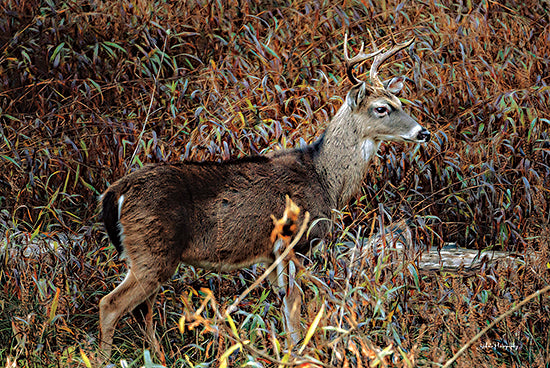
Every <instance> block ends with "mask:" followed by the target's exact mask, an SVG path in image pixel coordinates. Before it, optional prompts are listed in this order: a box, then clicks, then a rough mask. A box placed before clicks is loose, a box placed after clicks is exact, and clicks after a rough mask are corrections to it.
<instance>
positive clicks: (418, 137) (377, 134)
mask: <svg viewBox="0 0 550 368" xmlns="http://www.w3.org/2000/svg"><path fill="white" fill-rule="evenodd" d="M402 87H403V78H402V77H397V78H393V79H392V80H391V81H390V82H389V84H388V85H387V87H386V88H376V87H371V86H369V85H367V84H366V83H365V82H362V83H359V84H357V85H355V86H354V87H353V88H352V89H351V90H350V92H349V93H348V96H347V97H346V103H347V104H348V105H349V107H350V108H351V111H352V114H353V115H354V116H355V117H356V121H357V123H358V125H359V126H358V127H357V128H358V129H357V133H358V134H360V138H362V139H369V140H373V141H375V142H380V141H393V142H400V141H402V142H414V143H424V142H428V141H429V140H430V132H429V131H428V130H427V129H426V128H424V127H422V126H421V125H420V124H418V122H417V121H416V120H414V119H413V118H412V117H411V116H410V115H408V114H407V113H406V112H405V111H403V106H402V104H401V101H400V100H399V99H398V98H397V97H396V96H395V94H394V93H398V92H399V91H400V90H401V88H402Z"/></svg>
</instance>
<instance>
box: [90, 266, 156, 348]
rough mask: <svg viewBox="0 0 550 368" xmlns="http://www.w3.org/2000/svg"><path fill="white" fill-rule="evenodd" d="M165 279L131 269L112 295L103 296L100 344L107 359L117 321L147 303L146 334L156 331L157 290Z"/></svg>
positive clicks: (100, 317) (100, 313) (100, 307)
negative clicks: (154, 322)
mask: <svg viewBox="0 0 550 368" xmlns="http://www.w3.org/2000/svg"><path fill="white" fill-rule="evenodd" d="M163 281H164V280H163V279H161V278H160V277H159V275H157V274H155V273H153V272H151V271H150V270H145V271H144V272H135V271H134V270H133V269H132V268H130V270H129V271H128V274H127V275H126V278H125V279H124V281H122V283H121V284H120V285H118V286H117V287H116V288H115V289H114V290H113V291H112V292H111V293H110V294H108V295H106V296H105V297H103V298H102V299H101V301H100V303H99V326H100V340H101V342H100V344H101V350H102V351H103V354H104V355H105V357H107V358H108V357H110V356H111V349H112V344H113V335H114V332H115V327H116V324H117V322H118V320H119V319H120V318H121V317H122V316H123V315H125V314H126V313H128V312H130V311H132V310H134V309H135V308H136V307H137V306H139V305H140V304H142V303H145V305H146V307H147V313H146V315H145V324H146V331H148V333H151V331H152V334H153V335H154V331H153V321H152V318H153V312H152V307H153V302H154V300H155V297H156V293H157V290H158V288H159V287H160V284H161V282H163Z"/></svg>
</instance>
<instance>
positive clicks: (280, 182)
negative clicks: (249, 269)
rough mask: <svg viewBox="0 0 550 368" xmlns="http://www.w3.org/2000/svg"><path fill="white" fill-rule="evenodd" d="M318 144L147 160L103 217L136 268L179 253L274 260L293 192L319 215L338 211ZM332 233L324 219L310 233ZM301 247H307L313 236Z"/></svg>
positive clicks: (219, 261) (225, 262)
mask: <svg viewBox="0 0 550 368" xmlns="http://www.w3.org/2000/svg"><path fill="white" fill-rule="evenodd" d="M317 146H318V144H314V145H311V146H308V147H306V148H304V149H296V150H291V151H281V152H280V153H279V154H277V153H274V154H272V155H270V156H252V157H246V158H242V159H236V160H230V161H224V162H218V163H216V162H203V163H198V162H183V163H176V164H155V165H148V166H145V167H143V168H141V169H139V170H137V171H135V172H133V173H131V174H129V175H127V176H125V177H123V178H121V179H120V180H119V181H117V182H115V183H114V184H113V185H111V186H110V187H109V189H108V190H107V191H106V192H105V194H104V196H103V200H102V205H103V221H104V223H105V228H106V230H107V233H108V235H109V238H110V239H111V241H112V242H113V244H114V245H115V247H116V248H117V250H118V251H119V252H120V253H122V255H123V256H124V257H125V258H127V260H128V262H129V263H130V267H131V266H132V264H133V263H134V262H138V261H140V263H141V262H147V263H150V264H151V266H153V265H154V267H159V263H163V261H165V260H168V259H169V260H174V259H178V260H179V261H180V262H184V263H186V264H190V265H193V266H198V267H201V268H206V269H211V270H216V271H229V270H234V269H239V268H242V267H246V266H249V265H252V264H254V263H258V262H272V261H273V260H274V256H273V252H272V250H273V249H272V248H273V247H272V245H271V244H270V242H271V240H270V234H271V231H272V230H273V221H272V220H271V217H270V216H271V215H274V216H278V217H280V216H281V215H282V213H283V211H284V208H285V195H288V196H290V198H292V200H293V201H294V202H295V203H296V204H297V205H298V206H299V207H300V208H303V209H304V211H303V213H304V212H305V211H306V210H307V211H309V212H310V214H311V216H312V219H315V218H329V216H330V213H331V211H330V208H331V206H330V204H329V203H330V201H329V198H327V194H326V193H327V190H326V188H325V185H324V183H323V179H322V178H321V177H320V176H319V174H318V173H317V172H316V170H315V168H314V165H313V157H314V155H315V153H316V151H317ZM300 220H301V219H300ZM327 231H328V225H326V224H324V222H321V223H319V224H318V225H317V226H315V228H314V229H312V232H311V233H310V239H315V238H322V237H323V236H324V235H325V233H326V232H327ZM295 249H296V251H298V252H299V253H306V252H307V251H308V250H309V242H308V240H306V239H302V240H301V241H300V243H298V244H297V246H296V248H295ZM141 258H149V259H141Z"/></svg>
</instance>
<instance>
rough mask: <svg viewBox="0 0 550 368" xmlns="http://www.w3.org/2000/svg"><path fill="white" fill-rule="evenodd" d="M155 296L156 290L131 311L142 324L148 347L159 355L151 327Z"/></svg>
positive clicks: (153, 329) (153, 328)
mask: <svg viewBox="0 0 550 368" xmlns="http://www.w3.org/2000/svg"><path fill="white" fill-rule="evenodd" d="M157 294H158V289H157V290H156V291H155V292H154V293H153V294H152V295H151V296H150V297H148V298H147V299H146V300H145V301H144V302H142V303H141V304H139V305H138V306H137V307H136V308H135V309H134V310H133V311H132V314H133V315H134V317H135V318H136V319H137V320H138V321H140V322H143V325H144V332H145V336H146V338H147V343H148V344H149V346H150V347H151V348H152V349H153V351H156V352H157V353H159V354H161V350H160V345H159V343H158V340H157V335H156V333H155V327H154V325H153V306H154V305H155V300H156V298H157Z"/></svg>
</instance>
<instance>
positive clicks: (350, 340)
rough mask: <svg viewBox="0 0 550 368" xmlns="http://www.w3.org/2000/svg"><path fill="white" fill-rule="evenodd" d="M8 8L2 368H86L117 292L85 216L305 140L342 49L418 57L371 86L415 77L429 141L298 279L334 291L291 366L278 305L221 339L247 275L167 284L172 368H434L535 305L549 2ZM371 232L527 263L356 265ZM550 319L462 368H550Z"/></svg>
mask: <svg viewBox="0 0 550 368" xmlns="http://www.w3.org/2000/svg"><path fill="white" fill-rule="evenodd" d="M0 10H1V13H0V51H1V52H0V230H1V231H2V236H1V237H0V239H1V244H0V261H1V263H2V268H1V270H0V362H2V364H3V365H5V366H10V367H12V366H13V367H16V366H17V367H19V366H21V367H43V366H48V367H49V366H52V367H53V366H79V365H80V366H86V365H87V359H88V358H90V359H92V363H90V364H93V356H94V355H95V352H96V350H97V327H98V319H97V312H98V309H97V304H98V301H99V299H100V298H101V297H102V296H104V295H105V294H106V293H108V292H109V291H110V290H112V289H113V288H114V286H115V285H116V284H118V283H119V282H120V280H121V277H122V275H123V274H124V271H125V266H124V264H123V263H122V262H120V261H119V260H118V259H117V258H116V256H115V253H114V250H113V248H112V246H110V245H109V243H108V241H107V238H106V237H105V235H104V233H103V230H102V228H101V226H100V225H99V224H98V223H97V217H96V215H97V206H96V203H97V197H98V195H99V194H100V193H101V192H102V191H103V190H104V189H105V188H106V187H107V186H108V185H109V183H112V182H114V181H115V180H116V179H118V178H120V177H121V176H123V175H124V174H126V173H128V172H129V171H131V170H134V169H136V168H138V167H140V166H141V165H143V164H145V163H149V162H164V161H179V160H223V159H227V158H234V157H241V156H244V155H249V154H258V153H264V152H267V151H270V150H274V149H281V148H285V147H294V146H299V145H303V144H307V143H309V142H312V141H313V140H315V139H316V138H317V137H318V136H319V135H320V134H321V132H322V130H323V128H324V126H325V125H326V123H327V122H328V121H329V120H330V117H331V116H333V115H334V113H335V112H336V111H337V109H338V108H339V107H340V105H341V104H342V102H343V98H344V97H345V94H346V93H347V91H348V90H349V88H350V83H349V81H348V80H347V79H346V77H345V70H344V68H343V67H342V60H343V55H342V49H343V46H342V42H343V38H344V33H345V32H348V33H349V35H350V40H351V43H352V48H354V49H358V46H359V42H361V41H365V42H366V44H367V45H369V44H370V42H369V39H370V36H369V34H372V37H374V38H375V39H376V40H377V44H378V45H380V46H382V45H389V44H390V43H391V42H392V41H397V42H400V41H402V40H404V39H407V38H409V37H411V36H414V37H415V38H416V42H415V45H414V52H412V53H410V54H409V55H407V54H406V53H401V56H400V57H397V58H395V60H393V61H392V62H390V63H388V64H387V65H386V66H385V67H384V68H383V69H382V70H381V73H382V75H383V76H384V77H386V78H390V77H392V76H395V75H399V74H404V75H406V76H407V77H408V78H409V79H410V81H411V82H410V83H409V84H408V86H407V87H406V89H405V92H404V94H403V96H401V97H402V101H403V102H404V105H405V107H406V109H408V110H409V111H410V112H411V114H412V115H413V116H415V118H416V119H417V120H418V121H419V122H421V124H422V125H423V126H426V127H427V128H428V129H429V130H430V131H431V132H432V138H433V139H432V142H431V143H430V144H428V145H425V146H410V147H405V146H404V145H396V144H392V145H384V146H382V148H381V150H380V152H379V157H378V159H377V160H376V162H375V163H374V164H373V166H372V169H371V170H370V171H369V174H368V176H367V178H366V179H365V182H364V186H363V190H362V193H361V194H360V195H359V196H358V197H357V198H356V199H355V200H354V201H353V203H352V204H350V205H349V206H348V207H346V208H344V209H343V211H342V212H341V216H340V217H339V219H338V221H337V223H336V224H335V231H334V233H333V234H332V238H331V239H326V241H325V243H324V245H323V246H322V247H321V248H320V249H317V250H316V251H315V252H314V253H313V254H311V255H310V260H309V262H306V263H308V273H309V274H311V275H312V276H311V277H317V278H318V279H319V280H320V282H321V283H322V284H324V285H326V287H325V288H320V287H319V286H318V285H316V284H311V283H306V284H305V286H304V294H305V300H306V304H307V305H306V307H305V308H304V311H303V323H304V324H305V326H306V327H307V326H309V325H311V324H312V323H313V322H314V321H316V319H315V318H316V317H317V316H319V319H318V320H317V325H316V329H315V333H314V334H313V336H312V338H311V340H310V341H309V342H308V344H307V345H305V346H304V347H303V350H302V351H301V352H300V354H296V355H294V356H292V357H288V358H285V353H284V351H283V349H282V347H281V346H279V344H280V343H282V342H283V341H284V333H283V332H282V329H281V318H282V317H281V314H280V308H279V306H280V301H279V300H278V298H277V296H275V295H273V294H272V293H271V292H269V287H268V285H267V284H262V285H261V287H260V288H256V289H255V290H254V291H253V292H252V295H250V296H249V297H248V298H246V299H245V300H244V301H243V303H242V304H241V305H239V309H238V311H237V312H236V313H235V314H234V315H233V318H234V323H235V326H236V327H235V328H236V331H237V335H239V337H238V338H237V336H235V331H234V330H232V329H231V326H230V324H228V322H227V321H226V320H217V319H216V318H215V315H216V310H222V309H224V308H226V307H227V306H228V305H230V304H231V300H232V298H233V297H234V296H236V295H238V294H239V293H240V292H242V290H244V289H245V288H246V287H247V286H248V285H250V284H251V283H252V281H253V280H254V279H255V278H257V276H258V275H259V273H260V272H261V268H258V267H253V268H251V269H247V270H243V271H240V272H236V273H232V274H219V275H218V274H214V273H209V272H204V271H201V270H195V269H193V268H190V267H181V268H180V270H179V271H178V273H177V275H176V277H175V280H174V281H173V282H171V283H170V284H169V285H167V286H166V287H165V288H164V289H163V290H162V293H161V294H160V295H159V300H158V302H157V305H156V310H157V312H158V313H157V315H156V316H155V321H156V323H157V332H158V334H159V339H160V342H161V346H162V349H163V351H164V354H165V357H166V364H167V365H168V366H174V367H187V366H194V367H200V366H209V365H210V366H211V365H216V364H217V363H214V362H217V361H219V360H220V359H221V358H222V357H223V356H224V353H225V352H228V351H230V349H231V347H238V349H237V348H235V350H234V351H232V354H227V359H228V360H227V362H228V363H229V364H231V365H234V366H237V365H243V364H245V363H246V362H249V363H248V364H249V366H278V365H279V364H281V363H280V362H279V363H278V362H277V361H281V360H285V359H290V360H289V364H290V363H292V364H294V363H296V364H298V363H300V364H309V363H305V362H304V360H308V361H309V362H312V361H316V362H317V364H318V365H323V364H324V365H333V366H350V367H358V366H368V364H369V363H370V364H378V365H379V366H416V365H420V366H432V365H438V364H443V363H444V362H445V361H446V360H447V359H449V358H450V357H451V356H452V355H453V354H454V353H456V352H457V351H458V349H459V348H460V346H462V345H464V344H465V343H467V342H468V341H469V339H471V338H472V337H473V336H474V335H476V333H478V332H479V331H480V330H482V329H483V328H484V327H485V326H487V325H488V324H489V323H490V322H491V321H493V320H494V319H495V318H496V317H497V316H499V315H502V314H503V313H504V312H505V311H507V310H508V309H509V308H511V307H512V306H513V305H515V304H517V303H518V302H520V301H521V300H523V299H524V298H526V297H527V296H528V295H530V294H531V293H533V292H535V291H536V290H540V289H542V288H543V287H545V286H547V285H548V281H549V275H548V268H547V262H548V242H549V239H550V233H549V226H548V224H549V220H550V216H549V213H550V208H549V202H550V201H549V198H550V193H549V188H550V137H549V123H550V116H549V115H550V114H549V101H550V88H549V87H548V76H549V75H550V70H549V68H550V67H549V65H550V53H549V51H550V26H549V15H548V8H547V3H545V2H538V1H534V0H533V1H526V2H516V1H512V0H509V1H498V2H497V1H486V0H482V1H460V2H458V3H455V2H451V1H426V2H423V1H416V2H402V3H401V2H398V1H386V0H384V1H377V2H374V1H368V0H367V1H362V2H349V1H330V2H328V1H313V2H311V1H302V0H298V1H294V2H290V1H281V2H270V1H260V2H251V1H247V0H240V1H218V2H214V3H209V2H206V1H195V2H170V1H165V0H135V1H131V0H123V1H111V0H105V1H95V0H88V1H77V0H45V1H40V0H6V1H3V2H2V3H1V4H0ZM381 218H382V219H383V220H384V221H386V222H394V221H397V220H400V219H407V220H408V221H409V224H410V226H411V228H412V230H413V233H414V234H413V236H414V240H415V242H416V243H418V244H422V245H425V246H431V247H440V246H442V245H443V244H444V243H447V242H454V243H458V244H459V245H461V246H463V247H468V248H472V249H480V250H481V249H485V248H488V247H492V248H494V249H501V250H504V251H510V252H513V253H514V254H516V255H517V256H518V262H517V263H516V264H515V265H513V266H512V265H509V264H506V265H504V264H498V263H497V264H492V265H487V266H485V267H484V268H482V269H481V270H479V271H478V272H476V273H466V272H454V273H449V272H425V271H422V270H419V269H418V268H417V267H415V261H414V260H400V261H399V262H397V261H395V262H392V260H391V259H383V258H378V257H377V256H376V255H375V254H372V255H366V256H364V257H363V258H362V259H361V261H360V262H355V263H352V262H351V259H350V258H349V257H351V254H356V253H354V252H352V251H351V250H350V249H351V248H353V244H355V243H357V241H356V239H357V238H360V237H361V236H363V235H365V236H368V235H370V233H371V229H372V228H374V226H371V225H372V224H377V223H379V221H380V219H381ZM347 242H348V243H347ZM349 242H351V243H349ZM350 247H351V248H350ZM528 255H536V257H526V256H528ZM352 266H353V267H352ZM306 279H307V277H306ZM202 288H206V289H208V290H211V294H208V293H205V292H204V291H203V292H201V289H202ZM201 305H202V306H203V307H202V309H200V307H201ZM549 306H550V303H549V300H548V296H547V295H543V296H541V297H540V298H537V299H535V300H533V301H532V302H531V303H529V304H527V305H526V306H524V307H523V308H521V309H519V310H518V311H517V312H516V313H514V314H512V315H511V316H509V317H507V318H505V319H504V320H503V321H501V322H500V323H498V324H497V325H496V326H495V327H494V328H493V329H491V330H490V331H489V332H488V333H487V334H486V335H485V336H484V337H482V340H481V341H480V343H479V344H476V345H474V346H473V348H472V349H471V350H468V351H467V352H465V354H463V355H462V356H461V357H460V358H459V360H458V362H457V364H458V366H473V365H481V366H501V365H505V366H525V365H531V366H542V365H544V364H548V363H549V359H550V358H549V355H548V351H549V343H550V335H549V334H548V330H547V328H546V327H545V326H547V325H548V322H549V321H548V316H550V313H549V310H548V309H549ZM197 310H199V312H198V313H197ZM321 312H322V313H321ZM182 316H188V317H189V318H191V317H192V320H189V319H186V320H185V321H184V322H185V323H183V324H182V319H181V318H182ZM134 322H135V321H134V320H133V319H132V318H131V317H128V318H126V319H125V320H124V321H123V322H121V323H120V325H119V330H118V332H117V335H116V340H115V343H116V344H117V346H118V347H119V350H117V351H116V352H115V359H114V360H113V361H116V362H120V361H121V359H125V360H127V361H132V360H136V361H137V362H138V363H136V364H143V363H142V362H143V360H142V359H143V356H144V352H143V348H144V344H143V342H142V341H141V336H142V334H141V332H140V331H139V328H138V327H136V326H137V325H136V323H134ZM189 327H193V328H192V329H190V328H189ZM239 344H240V345H239ZM298 348H300V347H298ZM297 356H298V357H297ZM383 356H385V358H382V357H383ZM377 358H378V359H379V361H378V363H376V359H377ZM155 359H156V360H155ZM300 359H301V360H300ZM153 360H155V361H156V362H157V363H158V357H154V358H153ZM120 364H121V363H120ZM201 364H202V365H201ZM303 366H305V365H303Z"/></svg>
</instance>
